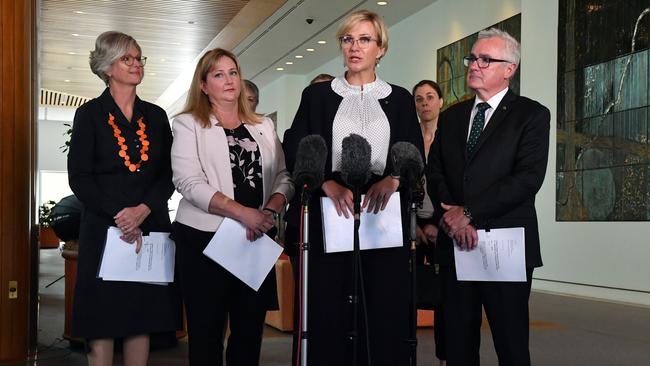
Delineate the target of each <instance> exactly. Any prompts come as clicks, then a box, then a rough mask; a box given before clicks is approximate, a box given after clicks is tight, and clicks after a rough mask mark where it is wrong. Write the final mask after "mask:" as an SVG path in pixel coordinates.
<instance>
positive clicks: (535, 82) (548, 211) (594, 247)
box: [260, 0, 650, 305]
mask: <svg viewBox="0 0 650 366" xmlns="http://www.w3.org/2000/svg"><path fill="white" fill-rule="evenodd" d="M520 12H521V13H522V30H521V36H522V65H521V93H522V95H526V96H528V97H531V98H533V99H536V100H538V101H539V102H541V103H542V104H544V105H545V106H547V107H548V108H549V109H550V110H551V116H552V119H551V141H550V146H551V149H550V156H549V164H548V169H547V174H546V180H545V182H544V185H543V187H542V189H541V191H540V192H539V194H538V195H537V209H538V214H539V222H540V230H541V239H542V255H543V258H544V267H542V268H540V269H537V270H536V271H535V274H534V277H535V281H534V282H533V287H534V288H535V289H541V290H549V291H556V292H563V293H568V294H573V295H580V296H589V297H597V298H602V299H608V300H613V301H624V302H631V303H637V304H644V305H650V281H648V279H650V266H648V265H647V261H648V258H650V240H649V239H648V238H650V223H647V222H623V223H620V222H609V223H604V222H599V223H596V222H556V221H555V155H556V153H555V143H556V137H555V136H556V131H555V125H556V119H555V115H556V98H557V96H556V94H557V93H556V83H557V26H558V1H557V0H546V1H539V0H486V1H482V2H477V1H475V0H439V1H437V2H435V3H433V4H432V5H430V6H428V7H427V8H425V9H423V10H421V11H420V12H418V13H416V14H414V15H412V16H410V17H409V18H407V19H405V20H403V21H402V22H400V23H398V24H396V25H394V26H393V27H391V28H390V30H389V38H390V39H389V51H388V53H387V55H386V56H385V57H384V59H383V60H382V62H381V65H380V68H379V69H378V74H379V76H380V77H381V78H382V79H384V80H386V81H388V82H390V83H393V84H398V85H401V86H403V87H405V88H407V89H409V90H410V88H411V86H412V85H413V84H415V83H416V82H417V81H419V80H421V79H425V78H430V79H434V80H435V77H436V69H435V63H436V50H437V49H438V48H440V47H442V46H445V45H447V44H449V43H451V42H454V41H456V40H458V39H460V38H463V37H465V36H467V35H469V34H472V33H474V32H476V31H478V30H480V29H482V28H485V27H487V26H489V25H491V24H494V23H497V22H499V21H501V20H503V19H506V18H508V17H511V16H513V15H515V14H517V13H520ZM332 37H333V36H332ZM342 71H343V67H342V59H341V57H338V58H336V59H333V60H331V61H329V62H327V63H325V64H324V65H322V66H320V67H318V68H317V69H315V70H313V71H312V72H309V73H307V74H305V75H304V78H303V79H300V78H299V77H288V76H285V77H283V78H281V79H280V80H278V81H276V82H274V83H272V84H270V85H268V86H267V87H265V88H263V89H262V90H261V91H260V94H261V96H262V97H261V98H262V99H263V103H265V104H263V106H264V108H261V110H263V111H272V110H275V109H277V110H278V111H280V110H282V117H281V118H280V112H278V113H279V114H278V117H279V120H282V121H283V123H285V126H288V125H289V124H290V122H291V119H292V118H293V115H294V114H295V111H296V108H297V105H298V103H299V99H300V91H301V90H302V87H304V85H305V83H306V81H309V80H310V79H311V78H312V77H313V76H314V75H316V74H318V73H322V72H326V73H330V74H333V75H340V74H341V73H342ZM292 84H293V85H292ZM289 92H293V93H294V94H291V93H289ZM264 99H266V100H264ZM275 106H278V107H277V108H274V107H275ZM292 108H293V109H292ZM279 127H282V125H280V126H279ZM279 130H280V128H279ZM280 135H282V133H280ZM615 288H618V289H628V290H629V291H623V290H617V289H615Z"/></svg>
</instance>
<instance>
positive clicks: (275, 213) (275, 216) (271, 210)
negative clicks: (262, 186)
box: [262, 207, 278, 221]
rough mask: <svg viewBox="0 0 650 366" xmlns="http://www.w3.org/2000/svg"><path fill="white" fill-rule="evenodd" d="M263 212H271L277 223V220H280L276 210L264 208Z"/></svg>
mask: <svg viewBox="0 0 650 366" xmlns="http://www.w3.org/2000/svg"><path fill="white" fill-rule="evenodd" d="M262 210H263V211H268V212H270V213H271V214H272V215H273V220H276V221H277V219H278V212H277V211H276V210H274V209H272V208H270V207H264V208H263V209H262Z"/></svg>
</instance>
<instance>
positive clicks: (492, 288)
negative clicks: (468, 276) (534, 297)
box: [481, 268, 533, 366]
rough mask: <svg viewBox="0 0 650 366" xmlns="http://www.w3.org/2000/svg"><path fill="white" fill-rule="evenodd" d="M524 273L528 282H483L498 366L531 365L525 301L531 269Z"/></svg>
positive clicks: (528, 292) (527, 296)
mask: <svg viewBox="0 0 650 366" xmlns="http://www.w3.org/2000/svg"><path fill="white" fill-rule="evenodd" d="M526 272H527V273H526V275H527V279H528V281H527V282H485V283H483V284H482V287H481V295H482V296H481V297H482V298H483V306H484V308H485V314H486V316H487V319H488V322H489V323H490V330H491V331H492V338H493V340H494V347H495V349H496V352H497V356H498V357H499V366H526V365H530V352H529V345H528V338H529V335H528V334H529V326H528V299H529V297H530V287H531V283H532V275H533V269H532V268H529V269H527V271H526Z"/></svg>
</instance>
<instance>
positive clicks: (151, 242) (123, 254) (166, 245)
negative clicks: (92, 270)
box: [98, 226, 176, 283]
mask: <svg viewBox="0 0 650 366" xmlns="http://www.w3.org/2000/svg"><path fill="white" fill-rule="evenodd" d="M121 235H122V231H121V230H120V229H118V228H116V227H114V226H111V227H109V228H108V232H107V233H106V246H105V247H104V254H103V256H102V262H101V265H100V268H99V275H98V277H99V278H101V279H103V280H104V281H128V282H147V283H168V282H174V256H175V253H176V246H175V245H174V241H173V240H171V239H170V238H169V233H157V232H152V233H150V234H149V235H147V236H143V237H142V248H141V249H140V253H137V254H136V252H135V243H134V244H129V243H127V242H125V241H124V240H122V239H120V236H121Z"/></svg>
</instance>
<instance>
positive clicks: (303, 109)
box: [282, 81, 424, 180]
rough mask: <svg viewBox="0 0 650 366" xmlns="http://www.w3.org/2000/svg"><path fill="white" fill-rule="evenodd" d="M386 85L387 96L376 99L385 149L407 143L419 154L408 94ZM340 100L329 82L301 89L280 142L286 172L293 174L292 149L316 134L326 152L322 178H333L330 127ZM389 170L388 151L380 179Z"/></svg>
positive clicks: (418, 136)
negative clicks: (386, 129) (385, 128)
mask: <svg viewBox="0 0 650 366" xmlns="http://www.w3.org/2000/svg"><path fill="white" fill-rule="evenodd" d="M390 86H391V87H392V92H391V93H390V95H388V96H387V97H386V98H383V99H379V105H381V108H382V110H383V111H384V114H386V118H387V119H388V123H389V125H390V145H389V146H393V144H394V143H396V142H398V141H407V142H411V143H413V144H414V145H415V146H416V147H417V148H418V149H419V150H420V151H424V142H423V140H422V132H421V131H420V125H419V123H418V117H417V113H416V112H415V102H414V101H413V97H412V96H411V93H409V92H408V91H407V90H406V89H404V88H402V87H400V86H397V85H393V84H391V85H390ZM342 100H343V98H342V97H341V96H340V95H338V94H336V93H335V92H334V91H333V90H332V82H331V81H328V82H321V83H316V84H313V85H310V86H308V87H307V88H305V90H303V92H302V98H301V100H300V106H299V107H298V111H297V112H296V116H295V118H294V119H293V124H292V125H291V128H290V129H288V130H287V131H286V132H285V133H284V140H283V143H282V146H283V147H284V154H285V159H286V162H287V169H288V170H289V171H290V172H293V166H294V164H295V163H296V150H297V149H298V143H299V142H300V140H301V139H302V138H303V137H305V136H307V135H312V134H317V135H320V136H321V137H323V139H324V140H325V144H326V145H327V149H328V152H327V161H326V163H325V179H326V180H327V179H335V177H334V176H333V175H332V152H331V148H332V125H333V123H334V117H335V116H336V112H337V111H338V109H339V105H340V104H341V101H342ZM392 169H393V164H392V162H391V160H390V151H389V154H388V156H387V158H386V169H385V170H384V176H385V175H388V174H390V173H391V172H392Z"/></svg>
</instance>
